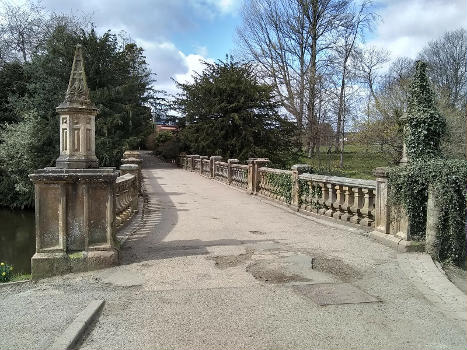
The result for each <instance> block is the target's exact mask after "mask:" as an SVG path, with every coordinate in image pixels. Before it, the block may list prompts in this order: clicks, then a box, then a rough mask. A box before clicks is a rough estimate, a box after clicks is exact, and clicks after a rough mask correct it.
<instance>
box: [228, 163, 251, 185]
mask: <svg viewBox="0 0 467 350" xmlns="http://www.w3.org/2000/svg"><path fill="white" fill-rule="evenodd" d="M230 169H231V170H230V173H231V175H230V184H232V185H233V186H235V187H239V188H243V189H245V190H246V189H247V188H248V165H243V164H231V166H230Z"/></svg>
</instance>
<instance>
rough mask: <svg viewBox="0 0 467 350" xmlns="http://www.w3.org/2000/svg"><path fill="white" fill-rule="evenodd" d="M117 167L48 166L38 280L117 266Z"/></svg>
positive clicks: (35, 267) (40, 207)
mask: <svg viewBox="0 0 467 350" xmlns="http://www.w3.org/2000/svg"><path fill="white" fill-rule="evenodd" d="M117 176H118V172H117V171H116V170H115V169H114V168H98V169H58V168H45V169H40V170H37V171H36V172H35V173H34V174H31V175H30V178H31V180H32V181H33V182H34V187H35V211H36V254H35V255H34V256H33V257H32V259H31V274H32V278H33V279H38V278H43V277H49V276H54V275H60V274H65V273H69V272H79V271H89V270H95V269H99V268H105V267H109V266H113V265H116V264H117V262H118V253H117V251H116V249H115V240H114V232H115V231H114V230H115V223H114V218H115V193H114V186H115V181H116V178H117Z"/></svg>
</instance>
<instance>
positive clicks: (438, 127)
mask: <svg viewBox="0 0 467 350" xmlns="http://www.w3.org/2000/svg"><path fill="white" fill-rule="evenodd" d="M445 130H446V121H445V120H444V118H443V117H442V116H441V114H440V113H439V112H438V109H437V107H436V103H435V96H434V93H433V90H432V89H431V86H430V82H429V81H428V77H427V74H426V63H425V62H422V61H417V62H416V63H415V75H414V78H413V81H412V84H411V85H410V90H409V100H408V107H407V128H406V133H405V142H406V146H407V155H408V156H409V158H410V159H413V160H418V159H429V158H432V157H437V156H438V155H439V153H440V146H441V139H442V137H443V135H444V133H445Z"/></svg>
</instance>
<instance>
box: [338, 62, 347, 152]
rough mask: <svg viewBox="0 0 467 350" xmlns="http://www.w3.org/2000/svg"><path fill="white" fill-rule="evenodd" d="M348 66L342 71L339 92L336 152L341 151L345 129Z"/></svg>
mask: <svg viewBox="0 0 467 350" xmlns="http://www.w3.org/2000/svg"><path fill="white" fill-rule="evenodd" d="M346 61H347V60H346ZM346 66H347V62H345V63H344V67H343V69H342V79H341V88H340V91H339V108H338V110H337V126H336V139H335V147H336V152H339V151H340V150H341V149H340V138H341V133H342V131H341V130H342V129H343V125H342V115H343V112H344V90H345V74H346V70H347V69H346Z"/></svg>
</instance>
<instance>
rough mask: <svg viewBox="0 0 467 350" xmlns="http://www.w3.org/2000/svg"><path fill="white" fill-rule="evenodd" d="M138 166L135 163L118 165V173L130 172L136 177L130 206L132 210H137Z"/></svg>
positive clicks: (139, 188)
mask: <svg viewBox="0 0 467 350" xmlns="http://www.w3.org/2000/svg"><path fill="white" fill-rule="evenodd" d="M140 170H141V169H140V168H139V167H138V165H137V164H122V165H121V166H120V175H125V174H131V175H134V176H135V177H136V193H137V194H136V196H135V198H134V199H133V201H132V204H131V207H132V210H133V211H138V193H141V191H142V190H141V179H140V177H139V176H140Z"/></svg>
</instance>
